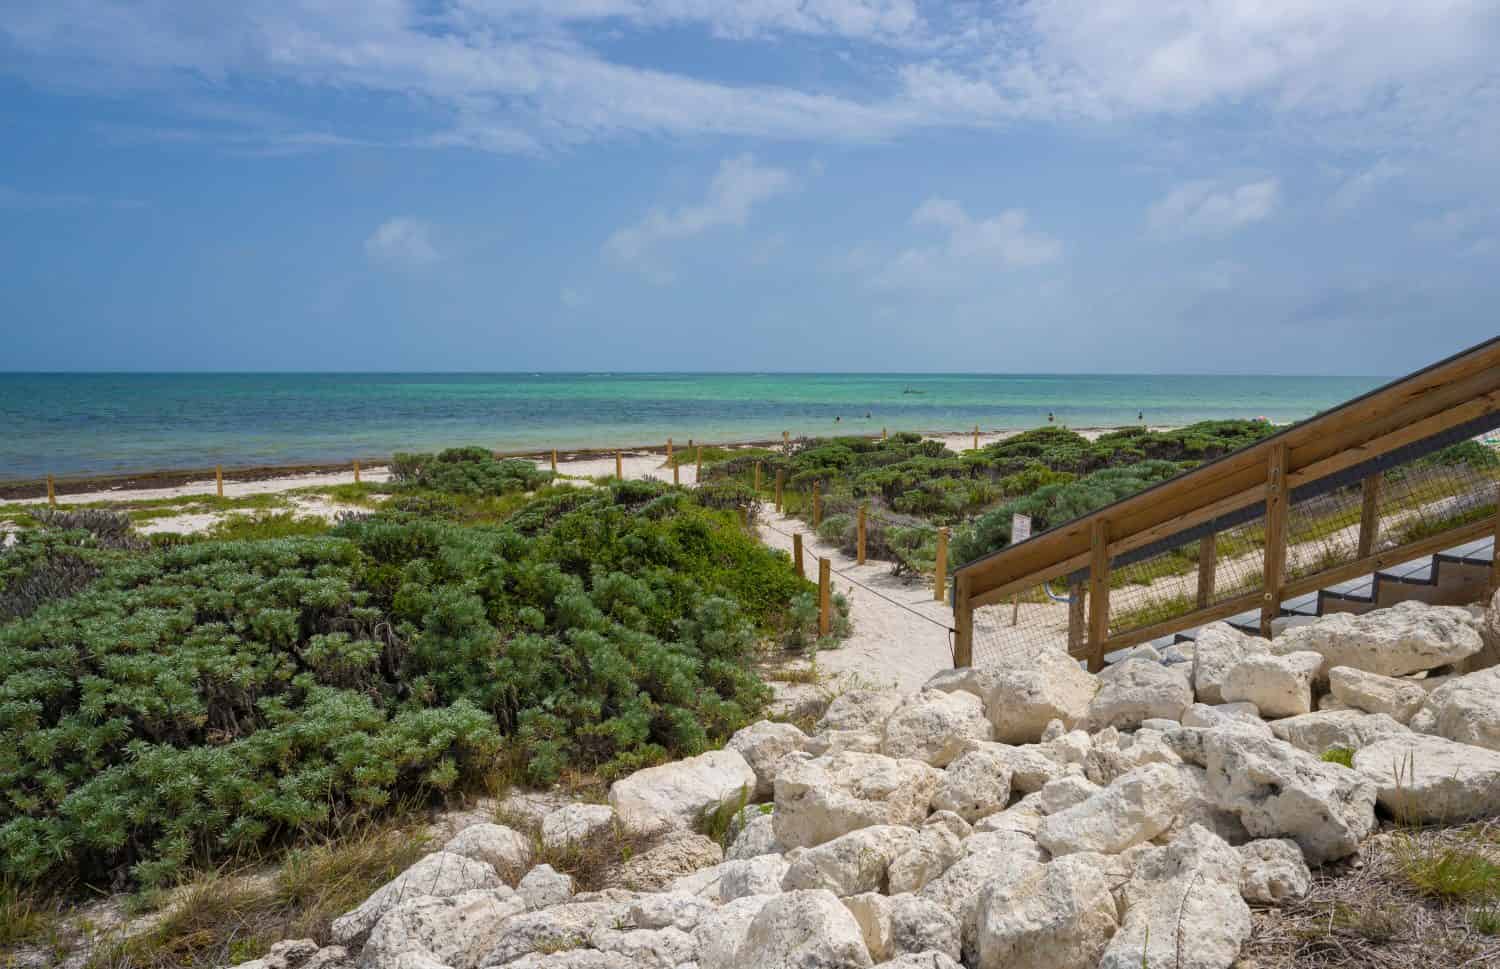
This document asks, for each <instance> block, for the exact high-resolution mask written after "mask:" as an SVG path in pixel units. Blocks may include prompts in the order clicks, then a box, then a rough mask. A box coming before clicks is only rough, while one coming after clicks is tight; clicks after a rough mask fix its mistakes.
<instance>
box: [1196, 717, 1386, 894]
mask: <svg viewBox="0 0 1500 969" xmlns="http://www.w3.org/2000/svg"><path fill="white" fill-rule="evenodd" d="M1168 740H1169V742H1171V743H1172V745H1173V747H1174V749H1176V750H1177V751H1178V753H1179V754H1181V755H1182V757H1183V759H1184V760H1187V761H1189V762H1191V763H1194V764H1197V765H1199V766H1201V767H1204V768H1206V769H1207V770H1208V782H1209V790H1210V791H1211V792H1212V794H1213V796H1214V800H1215V802H1216V803H1217V804H1218V806H1219V807H1220V808H1223V809H1224V810H1226V811H1232V812H1233V813H1234V814H1236V815H1238V817H1239V819H1240V822H1241V823H1242V824H1244V826H1245V830H1246V831H1247V832H1248V833H1249V834H1250V835H1251V837H1255V838H1283V837H1285V838H1291V839H1292V840H1293V841H1296V842H1297V845H1298V847H1300V848H1301V849H1302V853H1303V855H1305V856H1306V857H1307V860H1308V861H1310V862H1312V863H1313V864H1323V863H1324V862H1327V861H1334V860H1337V859H1339V858H1343V857H1345V856H1347V855H1351V854H1353V853H1354V852H1355V851H1356V850H1358V848H1359V843H1360V842H1361V841H1363V840H1364V838H1365V837H1366V836H1367V835H1368V834H1369V833H1370V832H1371V831H1372V830H1373V829H1374V827H1375V787H1374V785H1372V784H1371V783H1370V782H1369V781H1368V780H1365V779H1364V778H1362V777H1360V775H1359V774H1357V773H1355V772H1354V771H1352V770H1349V769H1348V768H1347V767H1342V766H1340V765H1338V764H1330V763H1325V762H1324V761H1322V760H1319V759H1318V758H1317V757H1314V756H1313V755H1311V754H1309V753H1307V752H1305V751H1302V750H1298V749H1297V748H1296V747H1293V746H1292V745H1291V744H1288V743H1286V742H1285V741H1282V740H1277V739H1276V738H1274V737H1265V736H1262V735H1260V734H1257V733H1254V732H1252V731H1249V730H1241V729H1238V728H1234V727H1218V728H1212V729H1206V730H1205V729H1197V728H1189V727H1183V728H1181V729H1179V730H1175V731H1172V732H1171V733H1169V735H1168Z"/></svg>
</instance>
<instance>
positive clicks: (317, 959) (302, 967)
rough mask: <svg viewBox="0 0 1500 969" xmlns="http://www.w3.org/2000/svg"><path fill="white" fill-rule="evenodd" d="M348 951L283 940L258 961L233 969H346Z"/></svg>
mask: <svg viewBox="0 0 1500 969" xmlns="http://www.w3.org/2000/svg"><path fill="white" fill-rule="evenodd" d="M348 965H349V950H347V949H345V948H344V947H343V946H341V945H329V946H322V947H319V945H318V943H317V942H314V941H313V940H312V939H283V940H281V941H280V942H277V943H275V944H273V945H272V946H271V950H270V951H269V952H267V953H266V954H265V955H263V956H261V957H260V958H259V959H251V960H250V961H249V962H242V963H240V964H239V965H237V966H235V967H234V969H348Z"/></svg>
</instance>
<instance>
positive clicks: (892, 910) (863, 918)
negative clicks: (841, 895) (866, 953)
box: [844, 892, 959, 964]
mask: <svg viewBox="0 0 1500 969" xmlns="http://www.w3.org/2000/svg"><path fill="white" fill-rule="evenodd" d="M844 905H845V907H847V908H848V909H849V913H850V914H851V915H853V916H854V919H855V921H856V922H858V923H859V928H860V931H861V932H862V933H864V939H865V948H866V949H868V950H870V956H871V958H873V959H874V960H876V961H877V962H879V963H881V964H886V963H887V962H888V961H889V960H891V959H895V958H899V957H901V956H904V955H913V956H915V955H918V954H920V953H923V952H936V953H942V954H943V955H944V956H945V957H947V958H949V959H957V958H959V934H958V919H956V918H954V917H953V915H952V913H950V912H948V910H947V909H944V908H943V907H942V906H941V905H938V904H937V903H936V902H933V901H931V900H929V899H925V898H920V897H918V896H916V895H910V894H897V895H881V894H879V893H878V892H868V893H866V894H863V895H854V896H851V897H849V898H846V899H844Z"/></svg>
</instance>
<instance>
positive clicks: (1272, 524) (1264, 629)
mask: <svg viewBox="0 0 1500 969" xmlns="http://www.w3.org/2000/svg"><path fill="white" fill-rule="evenodd" d="M1286 460H1287V447H1286V445H1285V444H1282V445H1280V446H1278V447H1275V448H1272V449H1271V454H1270V456H1269V458H1268V459H1267V461H1266V550H1265V567H1264V569H1263V571H1262V581H1261V606H1260V634H1261V635H1262V636H1264V637H1266V638H1267V639H1270V638H1271V620H1273V619H1275V618H1276V617H1277V616H1278V615H1280V613H1281V576H1282V573H1283V572H1284V571H1285V569H1286V506H1287V498H1288V494H1287V487H1286Z"/></svg>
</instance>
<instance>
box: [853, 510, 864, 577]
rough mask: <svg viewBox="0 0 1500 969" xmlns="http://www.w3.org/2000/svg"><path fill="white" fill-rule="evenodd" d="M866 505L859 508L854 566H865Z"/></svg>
mask: <svg viewBox="0 0 1500 969" xmlns="http://www.w3.org/2000/svg"><path fill="white" fill-rule="evenodd" d="M866 507H867V506H865V505H860V506H859V518H858V522H857V524H856V527H855V536H854V564H855V565H864V564H865V510H866Z"/></svg>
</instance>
